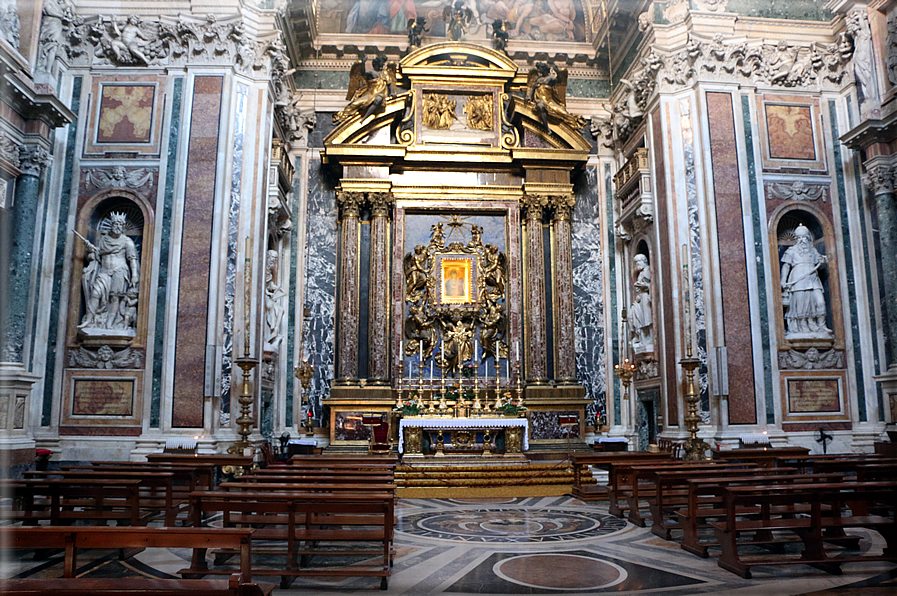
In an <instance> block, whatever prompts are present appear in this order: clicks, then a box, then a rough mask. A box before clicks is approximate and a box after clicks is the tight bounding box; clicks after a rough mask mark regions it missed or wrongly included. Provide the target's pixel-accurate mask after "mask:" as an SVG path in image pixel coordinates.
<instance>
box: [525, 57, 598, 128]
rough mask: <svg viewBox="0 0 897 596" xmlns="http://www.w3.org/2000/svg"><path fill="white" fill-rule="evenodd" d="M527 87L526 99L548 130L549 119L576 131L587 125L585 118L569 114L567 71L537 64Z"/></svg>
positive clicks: (531, 72)
mask: <svg viewBox="0 0 897 596" xmlns="http://www.w3.org/2000/svg"><path fill="white" fill-rule="evenodd" d="M526 86H527V93H526V99H527V101H531V102H533V103H534V104H535V109H536V113H537V114H538V115H539V119H540V120H541V121H542V126H544V127H545V128H546V129H547V128H548V120H549V118H554V119H556V120H560V121H561V122H564V123H565V124H568V125H569V126H571V127H573V128H574V129H576V130H579V129H581V128H582V127H583V126H585V125H586V122H585V119H584V118H582V117H581V116H575V115H573V114H570V113H569V112H567V99H566V95H567V70H566V69H564V68H555V67H553V66H549V65H548V64H546V63H545V62H536V67H535V68H534V69H533V70H531V71H529V75H528V76H527V84H526Z"/></svg>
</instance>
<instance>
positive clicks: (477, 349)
mask: <svg viewBox="0 0 897 596" xmlns="http://www.w3.org/2000/svg"><path fill="white" fill-rule="evenodd" d="M479 353H480V340H478V339H475V340H473V361H474V362H476V361H477V356H478V355H479Z"/></svg>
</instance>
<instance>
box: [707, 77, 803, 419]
mask: <svg viewBox="0 0 897 596" xmlns="http://www.w3.org/2000/svg"><path fill="white" fill-rule="evenodd" d="M707 114H708V120H709V124H710V155H711V156H712V157H711V159H712V160H713V193H714V196H715V202H716V228H717V234H716V236H717V242H718V244H719V265H720V267H719V270H720V282H721V286H722V294H723V315H724V319H723V320H724V326H725V327H724V337H725V342H726V347H727V353H726V355H727V358H728V363H729V366H728V375H729V424H756V423H757V406H756V395H755V394H754V360H753V354H752V350H751V312H750V305H749V303H748V301H747V300H746V298H747V296H748V295H749V294H750V291H749V288H748V280H747V257H746V256H745V254H744V247H745V238H744V233H745V230H744V223H743V222H744V220H743V215H744V214H743V213H742V209H741V206H742V202H741V185H740V183H739V172H738V154H737V146H736V144H735V117H734V113H733V111H732V95H731V94H729V93H716V92H714V93H708V94H707ZM810 140H811V143H810V149H811V151H812V138H811V139H810Z"/></svg>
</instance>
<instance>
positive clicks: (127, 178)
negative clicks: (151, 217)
mask: <svg viewBox="0 0 897 596" xmlns="http://www.w3.org/2000/svg"><path fill="white" fill-rule="evenodd" d="M153 173H154V172H153V171H152V170H147V169H146V168H131V169H128V168H125V167H123V166H112V167H111V168H93V169H90V170H87V171H86V174H87V182H88V184H90V185H91V186H93V187H95V188H99V189H106V188H130V189H133V190H139V189H142V188H143V187H144V186H146V185H147V184H149V183H150V182H152V180H153Z"/></svg>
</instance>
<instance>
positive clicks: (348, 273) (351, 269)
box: [336, 192, 364, 383]
mask: <svg viewBox="0 0 897 596" xmlns="http://www.w3.org/2000/svg"><path fill="white" fill-rule="evenodd" d="M363 201H364V195H363V194H362V193H359V192H338V193H336V202H337V204H339V208H340V216H341V223H340V244H339V297H338V299H337V305H336V307H337V321H338V324H337V328H336V335H337V345H338V346H339V348H338V352H337V358H336V381H337V382H338V383H351V382H353V381H355V380H357V379H358V212H359V209H360V207H361V203H362V202H363Z"/></svg>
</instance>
